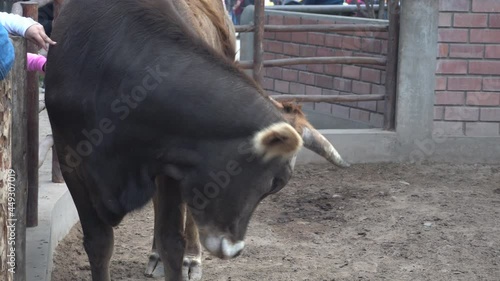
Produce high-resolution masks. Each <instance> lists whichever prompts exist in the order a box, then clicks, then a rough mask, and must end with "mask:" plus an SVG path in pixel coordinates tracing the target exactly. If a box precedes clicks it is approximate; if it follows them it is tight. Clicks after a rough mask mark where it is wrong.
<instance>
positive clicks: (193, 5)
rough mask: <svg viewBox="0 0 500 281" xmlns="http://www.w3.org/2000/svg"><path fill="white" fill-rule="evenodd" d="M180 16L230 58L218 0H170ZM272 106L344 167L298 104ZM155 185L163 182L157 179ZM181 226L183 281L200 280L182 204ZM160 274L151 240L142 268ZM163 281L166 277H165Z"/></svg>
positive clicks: (228, 29)
mask: <svg viewBox="0 0 500 281" xmlns="http://www.w3.org/2000/svg"><path fill="white" fill-rule="evenodd" d="M174 5H175V6H176V8H177V9H178V11H179V13H180V14H181V16H182V17H183V18H184V19H186V20H187V21H188V22H190V23H191V27H192V30H193V31H195V32H196V33H197V34H198V36H199V37H200V38H202V39H203V40H204V41H206V42H207V43H208V44H209V45H210V46H212V47H213V48H214V49H215V50H217V51H218V52H219V53H221V54H223V55H224V56H225V57H227V58H228V59H230V60H234V58H235V55H236V37H235V29H234V26H233V24H232V21H231V19H230V18H229V17H228V16H227V12H226V11H225V8H224V6H223V1H221V0H184V1H174ZM269 99H270V101H271V102H272V103H273V104H274V106H275V107H276V108H277V109H278V110H279V111H280V112H281V114H282V115H283V117H284V118H285V119H286V120H287V121H288V122H289V123H290V124H291V125H292V126H293V127H294V128H295V130H296V131H297V132H298V133H299V134H300V135H301V136H302V138H303V141H304V146H305V147H307V148H308V149H310V150H312V151H313V152H315V153H317V154H319V155H321V156H322V157H324V158H325V159H327V160H328V161H330V162H331V163H333V164H335V165H337V166H340V167H347V166H349V164H348V163H347V162H345V161H344V160H343V159H342V157H341V156H340V155H339V153H338V152H337V151H336V149H335V148H334V147H333V145H332V144H331V143H330V142H329V141H328V140H327V139H326V138H325V137H324V136H323V135H321V133H319V132H318V131H317V130H316V129H315V128H314V127H313V126H312V125H311V124H310V123H309V122H308V120H307V118H306V116H305V114H304V113H303V112H302V110H301V107H300V106H299V105H296V104H294V103H290V102H285V103H280V102H277V101H275V100H273V99H272V98H269ZM158 184H159V185H162V184H164V183H161V182H158ZM158 200H159V198H158V196H155V197H154V198H153V204H154V208H155V229H157V228H158V227H159V226H160V224H161V223H162V221H163V219H162V215H161V213H160V212H159V211H158V209H157V206H158ZM182 213H183V214H184V216H183V223H182V224H183V227H184V234H185V238H186V250H185V253H184V263H183V269H182V271H183V273H182V275H183V280H186V281H188V280H189V281H195V280H200V279H201V276H202V268H201V244H200V241H199V234H198V229H197V227H196V224H195V222H194V220H193V218H192V216H191V215H190V213H189V209H188V208H187V207H186V206H185V205H184V206H183V207H182ZM163 273H164V268H163V264H162V262H161V260H160V256H159V254H158V253H157V252H156V246H155V243H154V241H153V253H152V254H151V255H150V258H149V263H148V266H147V268H146V271H145V274H146V276H150V277H152V276H162V275H163ZM167 280H169V279H168V278H167Z"/></svg>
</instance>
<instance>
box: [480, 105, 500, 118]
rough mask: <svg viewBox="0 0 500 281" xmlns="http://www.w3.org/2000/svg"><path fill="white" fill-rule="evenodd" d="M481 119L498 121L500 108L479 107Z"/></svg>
mask: <svg viewBox="0 0 500 281" xmlns="http://www.w3.org/2000/svg"><path fill="white" fill-rule="evenodd" d="M481 121H500V108H481Z"/></svg>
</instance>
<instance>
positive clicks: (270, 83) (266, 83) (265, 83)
mask: <svg viewBox="0 0 500 281" xmlns="http://www.w3.org/2000/svg"><path fill="white" fill-rule="evenodd" d="M262 87H263V88H264V89H265V90H271V91H272V90H274V79H270V78H266V77H264V79H263V80H262Z"/></svg>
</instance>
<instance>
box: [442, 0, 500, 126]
mask: <svg viewBox="0 0 500 281" xmlns="http://www.w3.org/2000/svg"><path fill="white" fill-rule="evenodd" d="M439 8H440V17H439V35H438V40H439V42H438V46H439V48H438V64H437V69H436V79H437V80H436V102H435V107H434V120H435V121H434V129H435V130H441V132H443V131H444V132H445V133H446V134H447V135H458V136H464V135H465V136H499V135H500V0H440V5H439Z"/></svg>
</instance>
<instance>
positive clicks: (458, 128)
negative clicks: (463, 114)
mask: <svg viewBox="0 0 500 281" xmlns="http://www.w3.org/2000/svg"><path fill="white" fill-rule="evenodd" d="M463 126H464V123H463V122H449V121H448V122H447V121H434V133H437V132H439V133H440V134H443V133H444V134H445V135H447V136H463V135H464V129H463Z"/></svg>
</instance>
